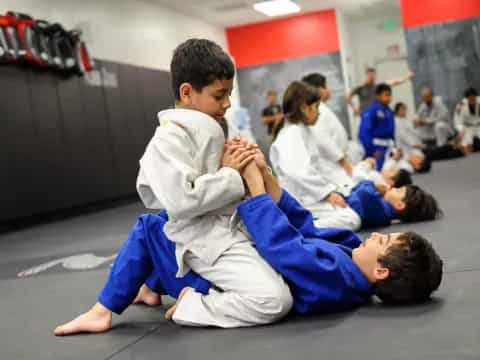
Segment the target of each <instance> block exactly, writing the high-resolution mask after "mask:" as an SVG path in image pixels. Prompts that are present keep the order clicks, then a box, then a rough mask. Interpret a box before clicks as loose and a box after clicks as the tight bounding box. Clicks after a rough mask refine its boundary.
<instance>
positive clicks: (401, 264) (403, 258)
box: [68, 151, 442, 333]
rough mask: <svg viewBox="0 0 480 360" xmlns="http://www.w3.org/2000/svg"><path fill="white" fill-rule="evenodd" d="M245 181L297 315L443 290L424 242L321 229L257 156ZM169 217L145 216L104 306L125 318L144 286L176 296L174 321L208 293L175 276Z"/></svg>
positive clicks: (265, 252)
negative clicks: (191, 297)
mask: <svg viewBox="0 0 480 360" xmlns="http://www.w3.org/2000/svg"><path fill="white" fill-rule="evenodd" d="M242 177H243V179H244V181H245V183H246V185H247V187H248V190H249V192H250V194H251V196H252V198H250V199H249V200H246V201H244V202H243V203H241V204H240V206H239V207H238V214H239V216H240V218H241V220H242V221H243V224H244V226H245V228H246V229H244V230H245V231H248V233H249V234H250V235H251V237H252V239H253V241H254V242H255V245H256V247H257V250H258V252H259V253H260V254H261V256H262V257H263V258H264V259H265V260H266V261H267V262H268V263H269V264H270V265H271V266H272V267H273V268H274V269H275V270H276V271H277V272H279V273H280V274H281V275H282V276H283V277H284V279H285V280H286V282H287V283H288V285H289V287H290V290H291V293H292V296H293V300H294V303H293V307H294V309H295V310H296V311H297V312H298V313H301V314H308V313H329V312H335V311H341V310H346V309H350V308H353V307H356V306H359V305H362V304H365V303H367V302H368V301H369V300H370V297H371V296H372V295H374V294H375V295H377V296H378V297H379V298H380V299H382V301H384V302H386V303H392V304H405V303H412V302H420V301H425V300H427V299H428V298H429V297H430V294H431V293H432V292H433V291H435V290H436V289H437V288H438V287H439V285H440V282H441V278H442V260H441V259H440V258H439V256H438V255H437V254H436V252H435V250H434V249H433V248H432V246H431V244H430V243H429V242H428V241H427V240H425V239H424V238H422V237H421V236H419V235H417V234H415V233H412V232H407V233H396V234H388V235H385V234H378V233H373V234H372V235H371V236H370V238H368V239H367V240H366V241H365V242H364V243H362V242H361V241H360V239H359V238H358V237H357V236H356V235H355V233H353V232H352V231H350V230H341V229H318V228H316V227H315V226H314V224H313V218H312V215H311V213H310V212H309V211H308V210H306V209H305V208H303V207H302V206H301V205H300V204H299V203H298V202H297V201H296V200H295V199H294V198H293V197H291V196H290V195H289V194H288V193H287V192H286V191H282V189H281V188H280V186H279V185H278V183H277V181H276V179H275V177H274V176H273V175H272V173H271V170H269V168H268V167H267V165H266V163H265V159H264V157H263V155H262V154H261V153H260V152H259V151H258V155H257V156H256V158H255V161H253V162H250V163H249V165H247V166H246V168H245V170H244V172H243V175H242ZM166 216H167V215H166V214H165V213H164V212H163V213H160V214H159V215H152V214H151V215H143V216H142V217H140V219H139V221H138V222H137V224H136V225H135V227H134V228H133V230H132V232H131V234H130V237H129V239H128V240H127V242H126V243H125V245H124V246H123V248H122V250H121V251H120V253H119V254H118V257H117V260H116V262H115V265H114V267H113V268H112V271H111V274H110V277H109V279H108V281H107V283H106V285H105V287H104V289H103V290H102V293H101V295H100V298H99V301H101V302H102V303H103V304H105V305H106V306H107V308H109V309H112V310H113V311H115V312H118V313H121V312H122V311H123V310H124V309H125V308H126V307H127V306H128V305H129V304H130V303H131V302H132V300H133V299H134V297H135V295H136V293H137V291H138V289H139V288H140V286H141V285H142V283H143V282H144V281H146V283H147V286H148V287H149V288H150V289H151V290H150V291H151V292H152V293H153V292H156V293H157V294H169V295H170V296H173V297H177V302H176V303H175V305H174V306H172V307H171V308H170V309H169V310H168V311H167V314H166V318H167V319H171V318H172V317H173V316H174V313H175V311H177V309H178V308H179V307H181V306H183V307H185V306H187V307H188V303H187V304H184V302H183V301H182V299H183V298H184V296H185V294H187V293H188V292H191V291H193V292H201V293H207V292H208V291H209V289H211V285H210V283H209V282H208V281H206V280H204V279H202V278H201V277H200V276H198V275H197V274H196V273H194V272H192V271H190V272H189V273H188V274H187V275H185V276H184V277H183V278H176V277H175V274H176V272H177V269H178V265H177V263H176V261H175V244H174V243H172V242H171V241H169V240H168V239H167V238H166V236H165V235H164V232H163V226H164V224H165V222H166ZM220 290H221V289H220ZM157 296H158V295H157ZM183 311H185V309H184V310H183ZM105 316H106V315H104V314H97V313H95V311H94V308H92V309H91V310H90V311H89V312H87V313H85V314H83V315H81V317H83V322H90V325H92V328H93V325H94V324H95V322H98V323H99V324H102V321H103V318H105ZM81 317H79V318H78V319H80V318H81ZM110 325H111V324H110ZM109 328H110V327H109ZM109 328H103V329H101V330H102V331H107V330H109ZM70 330H71V331H69V332H68V333H75V332H80V331H82V329H80V328H77V329H70ZM83 331H85V330H83ZM91 332H95V331H91Z"/></svg>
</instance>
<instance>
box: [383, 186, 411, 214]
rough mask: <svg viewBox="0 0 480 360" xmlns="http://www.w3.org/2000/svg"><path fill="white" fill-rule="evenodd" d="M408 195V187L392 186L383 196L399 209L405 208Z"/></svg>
mask: <svg viewBox="0 0 480 360" xmlns="http://www.w3.org/2000/svg"><path fill="white" fill-rule="evenodd" d="M406 195H407V187H406V186H402V187H399V188H390V189H389V190H388V191H387V192H386V193H385V195H383V198H384V199H385V200H386V201H387V202H388V203H389V204H390V205H392V206H393V207H394V209H395V210H397V211H402V210H403V209H405V196H406Z"/></svg>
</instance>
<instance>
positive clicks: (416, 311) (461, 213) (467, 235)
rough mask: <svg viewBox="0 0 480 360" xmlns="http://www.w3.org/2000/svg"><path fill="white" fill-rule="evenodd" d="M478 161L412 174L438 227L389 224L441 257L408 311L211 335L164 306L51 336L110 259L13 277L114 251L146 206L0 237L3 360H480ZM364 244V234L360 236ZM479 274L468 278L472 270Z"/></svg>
mask: <svg viewBox="0 0 480 360" xmlns="http://www.w3.org/2000/svg"><path fill="white" fill-rule="evenodd" d="M479 165H480V154H475V155H474V156H471V157H469V158H467V159H460V160H455V161H448V162H437V163H434V167H433V171H432V172H431V173H430V174H427V175H417V176H415V178H414V179H415V181H416V182H417V183H419V184H420V185H424V186H425V188H426V189H428V190H429V191H431V192H432V193H433V194H434V195H435V196H436V197H437V198H438V200H439V202H440V204H441V206H442V208H443V210H444V212H445V216H444V218H443V219H441V220H438V221H435V222H425V223H420V224H409V225H395V226H393V227H391V228H389V229H388V231H403V230H406V229H409V230H412V229H414V230H416V231H418V232H419V233H421V234H423V235H425V236H426V237H428V238H429V239H430V240H431V241H432V242H433V243H434V245H435V247H436V248H437V249H438V251H439V253H440V254H441V256H442V257H443V259H444V260H445V270H446V271H447V274H446V275H445V277H444V282H443V284H442V287H441V289H440V291H439V292H438V294H437V295H436V300H435V301H433V302H432V303H429V304H426V305H423V306H420V307H409V308H395V309H392V308H386V307H383V306H378V305H372V306H369V307H364V308H362V309H359V310H357V311H354V312H349V313H345V314H336V315H329V316H318V317H311V318H301V317H290V318H288V319H286V320H285V321H283V322H281V323H279V324H275V325H272V326H266V327H259V328H252V329H235V330H218V329H187V328H182V327H179V326H176V325H174V324H171V323H166V322H165V321H164V320H163V311H164V309H163V308H157V309H151V308H146V307H131V308H129V309H128V310H127V311H126V312H125V314H123V315H122V316H121V317H118V316H117V317H115V318H114V326H115V328H114V330H113V331H111V332H109V333H106V334H101V335H81V336H75V337H68V338H56V337H54V336H53V334H52V330H53V328H54V327H55V325H57V324H59V323H61V322H64V321H67V320H70V319H71V318H73V317H74V316H76V315H77V314H79V313H81V312H82V311H85V310H86V309H88V307H89V306H91V304H92V303H93V302H94V301H95V298H96V296H97V294H98V292H99V290H100V289H101V286H102V284H103V282H104V280H105V278H106V276H107V274H108V269H109V264H110V263H109V262H105V263H102V264H100V265H99V267H96V268H94V269H91V270H85V271H81V270H78V269H77V270H75V269H74V270H71V269H66V268H65V267H64V264H63V263H62V262H60V263H58V264H55V265H53V266H51V267H49V268H47V269H45V270H44V271H40V272H38V273H36V274H32V275H31V276H27V277H25V278H21V279H20V278H17V274H18V273H19V272H21V271H25V270H29V269H32V268H35V267H36V266H38V265H41V264H45V263H49V262H51V261H56V260H58V259H65V258H70V257H71V256H76V255H82V256H84V254H86V253H90V254H93V255H95V256H90V257H93V258H101V257H106V256H109V255H111V254H113V253H115V252H116V251H117V250H118V248H119V247H120V246H121V244H122V243H123V242H124V241H125V239H126V238H127V235H128V231H129V229H130V227H131V225H132V224H133V223H134V221H135V219H136V217H137V216H138V215H139V214H140V213H141V212H142V211H143V209H142V207H141V205H140V204H133V205H128V206H123V207H120V208H115V209H110V210H106V211H102V212H99V213H95V214H90V215H86V216H82V217H79V218H75V219H70V220H64V221H61V222H58V223H52V224H46V225H42V226H38V227H34V228H31V229H27V230H22V231H17V232H13V233H9V234H3V235H0V254H1V255H2V256H1V258H0V319H1V324H2V326H1V328H0V358H1V359H7V360H10V359H107V358H113V359H133V358H134V359H158V358H167V357H168V358H178V359H196V360H201V359H227V358H228V359H245V358H251V359H257V358H275V359H276V360H281V359H294V358H298V359H320V358H321V359H324V358H330V359H349V358H354V357H355V358H356V359H372V358H375V359H406V358H412V359H436V360H438V359H478V358H479V357H480V345H479V343H478V339H480V321H479V320H480V313H479V311H478V304H479V303H480V262H479V261H478V259H479V258H480V237H479V236H478V230H477V229H478V223H479V220H480V216H479V215H478V214H479V213H480V211H479V210H478V209H479V204H480V170H479ZM361 235H362V237H366V236H367V235H368V232H362V234H361ZM472 270H476V271H472Z"/></svg>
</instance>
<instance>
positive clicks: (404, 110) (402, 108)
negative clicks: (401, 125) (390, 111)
mask: <svg viewBox="0 0 480 360" xmlns="http://www.w3.org/2000/svg"><path fill="white" fill-rule="evenodd" d="M397 116H398V117H401V118H404V117H406V116H407V107H406V106H400V108H399V109H398V113H397Z"/></svg>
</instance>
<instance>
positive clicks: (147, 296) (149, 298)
mask: <svg viewBox="0 0 480 360" xmlns="http://www.w3.org/2000/svg"><path fill="white" fill-rule="evenodd" d="M133 303H134V304H146V305H149V306H159V305H162V296H161V295H160V294H157V293H156V292H154V291H152V290H150V288H149V287H148V286H147V285H145V284H144V285H142V287H141V288H140V290H139V291H138V295H137V297H136V298H135V300H133Z"/></svg>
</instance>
